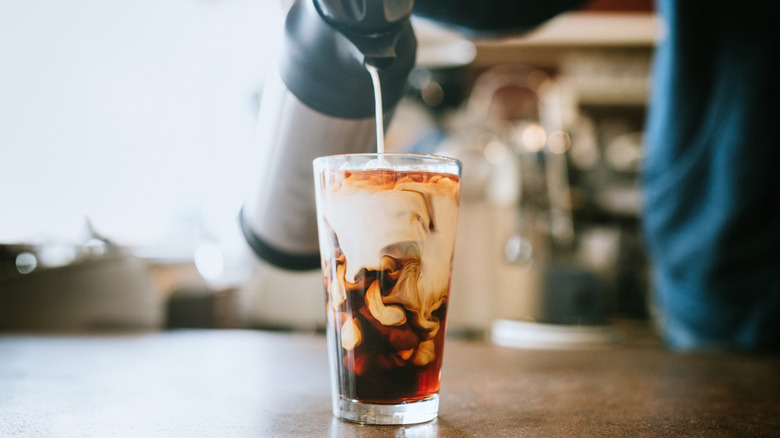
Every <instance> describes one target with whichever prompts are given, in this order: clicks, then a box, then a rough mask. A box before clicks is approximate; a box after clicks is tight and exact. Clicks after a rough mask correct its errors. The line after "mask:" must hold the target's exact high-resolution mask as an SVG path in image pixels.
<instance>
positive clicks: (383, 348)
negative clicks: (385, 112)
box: [314, 154, 460, 424]
mask: <svg viewBox="0 0 780 438" xmlns="http://www.w3.org/2000/svg"><path fill="white" fill-rule="evenodd" d="M314 163H315V182H316V186H317V211H318V224H319V240H320V250H321V256H322V268H323V273H324V283H325V291H326V303H327V308H326V312H327V324H328V326H327V332H328V334H327V336H328V344H329V345H328V350H329V355H330V365H331V378H332V384H333V396H334V400H333V403H334V406H333V409H334V414H335V415H336V416H338V417H340V418H343V419H346V420H351V421H357V422H364V423H389V424H408V423H418V422H423V421H428V420H431V419H433V418H435V417H436V413H437V410H438V391H439V377H440V371H441V365H442V352H443V348H444V334H445V325H446V320H447V305H448V300H449V285H450V274H451V268H452V257H453V251H454V246H455V227H456V222H457V214H458V195H459V182H460V164H459V163H458V162H457V161H455V160H452V159H447V158H442V157H431V156H418V155H405V154H398V155H394V154H381V155H376V154H361V155H342V156H335V157H323V158H318V159H317V160H315V162H314Z"/></svg>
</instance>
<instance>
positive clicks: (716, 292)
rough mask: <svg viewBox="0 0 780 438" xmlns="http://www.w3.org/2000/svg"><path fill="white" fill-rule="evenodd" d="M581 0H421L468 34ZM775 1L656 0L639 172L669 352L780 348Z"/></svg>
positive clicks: (543, 15) (778, 16)
mask: <svg viewBox="0 0 780 438" xmlns="http://www.w3.org/2000/svg"><path fill="white" fill-rule="evenodd" d="M582 3H583V2H582V1H578V0H569V1H565V0H554V1H553V0H551V1H544V2H535V1H521V0H485V1H472V0H446V1H444V0H416V2H415V13H416V14H417V15H420V16H423V17H428V18H431V19H433V20H436V21H439V22H443V23H447V24H451V25H455V26H458V27H461V28H462V29H465V30H466V31H467V32H477V33H480V32H481V33H485V32H490V33H497V32H498V33H502V32H503V33H508V32H521V31H526V30H529V29H532V28H533V27H535V26H536V25H538V24H540V23H541V22H543V21H544V20H546V19H548V18H551V17H553V16H554V15H556V14H558V13H560V12H562V11H565V10H569V9H571V8H575V7H578V6H580V5H582ZM778 4H780V2H773V1H751V0H748V1H744V2H730V1H724V0H713V1H708V2H694V1H683V0H658V1H657V4H656V8H657V12H658V15H659V17H660V18H661V19H662V22H663V23H664V26H665V27H664V29H663V32H662V38H661V40H660V41H659V43H658V46H657V48H656V53H655V60H654V66H653V81H652V90H651V98H650V102H649V111H648V118H647V120H646V126H645V129H646V138H645V157H644V163H643V174H642V190H643V213H642V216H643V217H642V221H643V230H644V235H645V241H646V245H647V249H648V253H649V256H650V259H651V264H652V270H653V271H652V272H653V274H652V280H653V285H652V286H653V290H654V297H655V303H656V305H657V310H658V317H659V318H658V319H659V322H660V323H661V327H662V331H663V335H664V337H665V339H666V342H667V344H668V345H669V347H670V348H672V349H676V350H723V349H726V350H751V351H756V350H775V351H776V350H780V126H779V125H780V74H778V72H779V70H778V68H777V64H778V59H780V46H779V44H780V35H778V34H780V13H779V12H780V11H778Z"/></svg>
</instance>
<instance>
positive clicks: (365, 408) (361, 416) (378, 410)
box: [333, 394, 439, 424]
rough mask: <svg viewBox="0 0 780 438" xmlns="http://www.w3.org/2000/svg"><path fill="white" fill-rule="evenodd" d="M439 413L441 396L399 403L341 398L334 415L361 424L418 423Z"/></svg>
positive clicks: (429, 419) (335, 402)
mask: <svg viewBox="0 0 780 438" xmlns="http://www.w3.org/2000/svg"><path fill="white" fill-rule="evenodd" d="M438 414H439V396H438V395H437V394H434V395H432V396H430V397H428V398H425V399H422V400H418V401H413V402H408V403H399V404H375V403H362V402H359V401H357V400H350V399H346V398H340V399H338V400H335V401H334V405H333V415H335V416H336V417H338V418H340V419H342V420H345V421H351V422H354V423H361V424H418V423H425V422H428V421H431V420H434V419H435V418H436V416H437V415H438Z"/></svg>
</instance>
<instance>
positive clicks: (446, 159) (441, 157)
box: [314, 152, 463, 167]
mask: <svg viewBox="0 0 780 438" xmlns="http://www.w3.org/2000/svg"><path fill="white" fill-rule="evenodd" d="M348 157H387V158H417V159H421V160H436V161H442V162H450V163H453V164H456V165H457V166H458V167H461V166H463V163H462V162H461V161H460V160H458V159H457V158H452V157H447V156H444V155H435V154H418V153H412V152H381V153H380V152H356V153H348V154H334V155H322V156H320V157H317V158H315V159H314V161H315V162H316V161H325V160H328V159H331V160H332V159H336V158H348Z"/></svg>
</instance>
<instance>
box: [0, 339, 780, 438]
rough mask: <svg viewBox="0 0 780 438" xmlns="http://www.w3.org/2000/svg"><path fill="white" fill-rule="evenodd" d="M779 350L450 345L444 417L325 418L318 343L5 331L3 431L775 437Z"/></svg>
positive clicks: (0, 399)
mask: <svg viewBox="0 0 780 438" xmlns="http://www.w3.org/2000/svg"><path fill="white" fill-rule="evenodd" d="M779 394H780V357H779V356H777V355H774V356H762V355H739V354H725V353H706V354H705V353H699V354H691V353H686V354H682V353H673V352H669V351H667V350H665V349H663V348H662V347H660V346H658V345H653V344H641V343H639V344H633V345H626V344H619V345H615V346H609V347H604V348H599V349H588V350H540V349H519V348H510V347H502V346H498V345H494V344H492V343H490V342H488V341H484V340H463V339H448V340H447V345H446V346H445V357H444V368H443V372H442V389H441V403H440V411H439V418H438V419H437V420H435V421H433V422H430V423H426V424H422V425H417V426H405V427H404V426H398V427H396V426H362V425H357V424H351V423H345V422H342V421H339V420H337V419H335V418H333V417H332V414H331V410H330V397H329V384H328V371H327V358H326V349H325V338H324V336H323V335H321V334H316V333H311V334H303V333H283V332H269V331H259V330H182V331H166V332H156V333H136V334H101V335H40V334H7V333H6V334H0V437H15V436H24V437H37V436H41V437H49V436H57V437H75V436H78V437H106V436H119V437H125V436H128V437H130V436H132V437H157V436H171V437H247V436H251V437H271V436H274V437H287V436H290V437H353V436H361V437H385V436H387V437H429V436H430V437H434V436H440V437H503V436H511V437H515V436H556V437H559V436H567V437H568V436H610V437H620V436H631V437H638V436H716V437H717V436H729V437H730V436H751V437H761V436H778V434H780V395H779Z"/></svg>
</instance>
